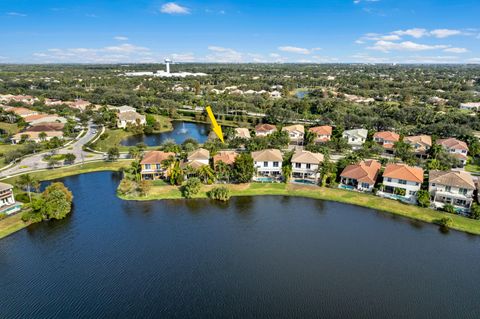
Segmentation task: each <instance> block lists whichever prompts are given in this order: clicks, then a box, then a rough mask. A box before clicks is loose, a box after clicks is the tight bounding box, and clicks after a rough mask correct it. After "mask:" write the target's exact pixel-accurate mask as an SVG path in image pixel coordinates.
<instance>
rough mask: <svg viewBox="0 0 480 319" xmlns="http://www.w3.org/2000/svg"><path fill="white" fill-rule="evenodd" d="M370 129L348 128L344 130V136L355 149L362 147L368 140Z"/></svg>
mask: <svg viewBox="0 0 480 319" xmlns="http://www.w3.org/2000/svg"><path fill="white" fill-rule="evenodd" d="M367 136H368V130H366V129H364V128H358V129H354V130H346V131H344V132H343V134H342V137H343V138H344V139H346V140H347V143H348V145H350V146H351V147H352V149H353V150H358V149H360V148H362V146H363V144H365V141H366V140H367Z"/></svg>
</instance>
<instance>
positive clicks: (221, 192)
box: [207, 186, 230, 202]
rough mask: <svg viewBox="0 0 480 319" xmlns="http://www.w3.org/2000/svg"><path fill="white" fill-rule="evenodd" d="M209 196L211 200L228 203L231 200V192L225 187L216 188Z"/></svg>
mask: <svg viewBox="0 0 480 319" xmlns="http://www.w3.org/2000/svg"><path fill="white" fill-rule="evenodd" d="M207 196H208V198H210V199H214V200H219V201H222V202H226V201H228V200H229V199H230V190H229V189H228V188H226V187H225V186H218V187H214V188H212V190H211V191H209V192H208V193H207Z"/></svg>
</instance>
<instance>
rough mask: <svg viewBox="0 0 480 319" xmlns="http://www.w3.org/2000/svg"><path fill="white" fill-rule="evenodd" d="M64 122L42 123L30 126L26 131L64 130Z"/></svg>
mask: <svg viewBox="0 0 480 319" xmlns="http://www.w3.org/2000/svg"><path fill="white" fill-rule="evenodd" d="M64 127H65V124H64V123H59V122H52V123H40V124H35V125H32V126H30V127H28V128H27V129H26V130H25V132H49V131H63V128H64Z"/></svg>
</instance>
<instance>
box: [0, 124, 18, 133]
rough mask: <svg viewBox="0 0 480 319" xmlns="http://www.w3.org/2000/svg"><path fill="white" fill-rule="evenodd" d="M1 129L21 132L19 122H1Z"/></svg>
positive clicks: (9, 131)
mask: <svg viewBox="0 0 480 319" xmlns="http://www.w3.org/2000/svg"><path fill="white" fill-rule="evenodd" d="M0 130H2V131H5V132H7V133H8V134H17V133H18V132H20V127H18V125H17V124H12V123H5V122H0Z"/></svg>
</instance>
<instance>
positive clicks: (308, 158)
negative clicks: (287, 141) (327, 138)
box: [291, 150, 323, 182]
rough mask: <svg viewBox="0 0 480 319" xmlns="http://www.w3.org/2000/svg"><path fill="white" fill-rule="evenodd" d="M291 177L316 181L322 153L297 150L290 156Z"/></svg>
mask: <svg viewBox="0 0 480 319" xmlns="http://www.w3.org/2000/svg"><path fill="white" fill-rule="evenodd" d="M291 161H292V177H294V178H301V179H308V180H312V181H315V182H316V181H317V180H318V178H319V177H320V172H319V167H320V165H321V163H322V162H323V154H321V153H312V152H309V151H305V150H297V151H295V153H294V154H293V156H292V160H291Z"/></svg>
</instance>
